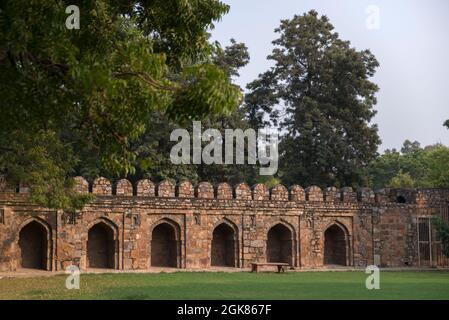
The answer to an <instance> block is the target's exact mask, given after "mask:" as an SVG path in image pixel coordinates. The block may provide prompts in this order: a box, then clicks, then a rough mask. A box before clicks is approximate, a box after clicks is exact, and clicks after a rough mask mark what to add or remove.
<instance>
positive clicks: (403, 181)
mask: <svg viewBox="0 0 449 320" xmlns="http://www.w3.org/2000/svg"><path fill="white" fill-rule="evenodd" d="M386 186H387V187H391V188H413V187H414V186H415V180H413V178H412V177H411V176H410V174H409V173H408V172H406V173H404V172H402V170H399V173H398V174H397V175H395V176H394V177H393V178H392V179H391V181H390V183H389V184H388V185H386Z"/></svg>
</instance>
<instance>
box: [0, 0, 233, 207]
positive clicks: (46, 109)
mask: <svg viewBox="0 0 449 320" xmlns="http://www.w3.org/2000/svg"><path fill="white" fill-rule="evenodd" d="M73 4H75V5H78V6H79V9H80V13H81V17H80V24H81V25H80V29H78V30H77V29H72V30H69V29H67V28H66V23H65V22H66V19H67V17H68V14H66V13H65V11H66V7H67V6H68V5H73ZM228 9H229V7H228V6H227V5H225V4H223V3H221V2H220V1H218V0H196V1H184V0H164V1H160V0H156V1H143V0H125V1H122V0H121V1H116V0H113V1H110V0H107V1H106V0H95V1H94V0H86V1H62V0H26V1H25V0H4V1H1V2H0V96H1V97H2V98H1V99H0V109H1V110H2V113H1V117H0V150H1V153H0V170H1V173H3V176H4V177H5V179H6V181H7V183H8V184H10V185H16V184H18V183H19V182H20V183H24V184H28V185H31V186H32V189H31V199H32V200H34V201H36V202H37V203H39V204H42V205H45V206H48V207H54V208H70V207H76V206H79V205H80V202H79V198H78V197H75V195H74V194H73V193H72V191H71V185H72V183H73V180H72V179H71V178H70V176H71V175H72V174H73V173H74V170H75V167H76V166H77V163H79V161H80V157H79V155H78V154H79V153H82V154H85V155H87V156H88V157H89V158H90V160H91V161H92V162H94V163H95V162H100V163H101V164H102V166H103V167H104V168H106V170H107V171H108V172H113V173H116V174H119V173H122V174H129V173H131V174H132V173H134V172H135V167H134V165H133V164H134V162H135V161H136V158H137V154H136V152H135V151H134V150H132V149H131V148H130V146H131V144H132V143H133V141H135V140H136V139H137V138H138V137H139V136H140V135H141V134H142V133H144V132H146V131H148V130H151V127H150V125H151V121H150V120H151V119H152V116H153V114H154V112H160V113H161V114H164V115H167V117H169V118H170V119H172V120H175V121H182V120H186V119H188V120H190V119H192V118H201V117H204V116H206V115H211V114H222V113H230V112H231V111H232V110H234V109H235V107H237V106H238V105H239V102H240V98H241V92H240V90H239V88H238V87H236V86H235V85H233V84H232V83H231V82H230V79H229V77H228V75H227V73H226V72H225V71H223V70H222V69H221V68H220V67H218V66H217V65H215V64H214V62H213V54H212V53H213V46H212V45H211V44H210V43H209V42H208V37H209V34H208V30H209V29H211V28H213V23H214V22H215V21H218V20H219V19H220V18H221V17H222V16H223V15H224V14H226V13H227V12H228ZM74 150H76V151H77V152H74Z"/></svg>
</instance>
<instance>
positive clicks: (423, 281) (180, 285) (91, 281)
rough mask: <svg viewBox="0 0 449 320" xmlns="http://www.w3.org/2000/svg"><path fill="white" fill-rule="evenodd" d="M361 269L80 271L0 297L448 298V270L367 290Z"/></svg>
mask: <svg viewBox="0 0 449 320" xmlns="http://www.w3.org/2000/svg"><path fill="white" fill-rule="evenodd" d="M366 277H367V275H366V274H365V273H363V272H291V273H285V274H277V273H259V274H253V273H246V272H239V273H213V272H176V273H160V274H136V273H135V274H103V275H98V274H97V275H94V274H86V275H81V288H80V290H67V289H66V288H65V276H64V275H58V276H51V277H36V278H3V279H0V299H449V272H381V279H380V286H381V288H380V290H367V289H366V288H365V279H366Z"/></svg>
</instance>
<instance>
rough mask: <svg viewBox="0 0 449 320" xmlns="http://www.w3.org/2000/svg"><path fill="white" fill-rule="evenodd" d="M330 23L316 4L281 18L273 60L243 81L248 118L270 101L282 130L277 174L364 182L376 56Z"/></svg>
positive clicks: (310, 180) (370, 151)
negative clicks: (264, 69) (341, 35)
mask: <svg viewBox="0 0 449 320" xmlns="http://www.w3.org/2000/svg"><path fill="white" fill-rule="evenodd" d="M333 29H334V28H333V26H332V25H331V23H330V22H329V20H328V18H327V17H326V16H319V15H318V13H317V12H315V11H310V12H308V13H306V14H303V15H301V16H298V15H295V16H294V17H293V18H292V19H291V20H282V21H281V25H280V27H279V28H277V29H276V30H275V31H276V32H277V33H279V34H280V37H279V38H278V39H276V40H274V41H273V44H274V46H275V48H274V49H273V51H272V54H271V55H270V56H269V57H268V58H269V59H270V60H273V61H274V66H273V67H272V68H271V69H270V70H269V71H267V72H265V73H264V74H262V75H261V76H260V77H259V79H258V80H256V81H255V82H253V83H251V84H250V85H249V86H248V89H249V90H251V92H250V93H249V94H248V95H247V96H246V98H245V101H246V102H247V104H249V105H250V111H251V113H252V115H253V120H254V119H256V120H255V121H256V122H257V119H259V121H260V122H261V121H262V120H263V119H266V117H264V113H265V112H266V110H268V109H270V110H269V111H268V112H269V114H268V116H269V117H270V116H271V118H272V120H271V121H272V123H273V124H277V123H278V124H279V128H280V130H281V133H283V135H282V137H281V143H280V153H281V158H280V162H279V163H280V167H281V172H280V175H279V176H280V178H281V179H282V181H283V182H284V183H287V184H291V183H294V182H299V183H302V184H304V185H312V184H316V185H320V186H325V185H336V186H344V185H352V186H358V185H363V184H366V183H367V174H366V168H367V165H368V163H369V162H370V161H372V160H373V159H374V158H375V156H376V154H377V147H378V145H379V143H380V139H379V137H378V135H377V127H376V125H370V124H369V122H370V121H371V119H372V118H373V116H374V115H375V111H374V110H373V107H374V105H375V104H376V98H375V94H376V92H377V90H378V87H377V86H376V85H375V84H374V83H372V82H371V81H370V80H369V78H370V77H372V76H373V75H374V73H375V69H376V67H377V66H378V62H377V60H376V59H375V57H374V55H373V54H372V53H371V52H370V51H369V50H364V51H357V50H356V49H354V48H352V47H351V46H350V43H349V42H348V41H343V40H341V39H339V36H338V34H337V33H335V32H334V31H333ZM273 119H274V121H273Z"/></svg>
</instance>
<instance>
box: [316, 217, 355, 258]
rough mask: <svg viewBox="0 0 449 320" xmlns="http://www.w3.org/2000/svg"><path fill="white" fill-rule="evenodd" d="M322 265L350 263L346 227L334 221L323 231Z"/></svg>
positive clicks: (348, 238)
mask: <svg viewBox="0 0 449 320" xmlns="http://www.w3.org/2000/svg"><path fill="white" fill-rule="evenodd" d="M323 238H324V265H340V266H348V265H350V233H349V231H348V229H347V227H346V226H345V225H344V224H342V223H340V222H338V221H334V222H332V223H330V224H329V225H328V226H327V227H326V229H325V231H324V237H323Z"/></svg>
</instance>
